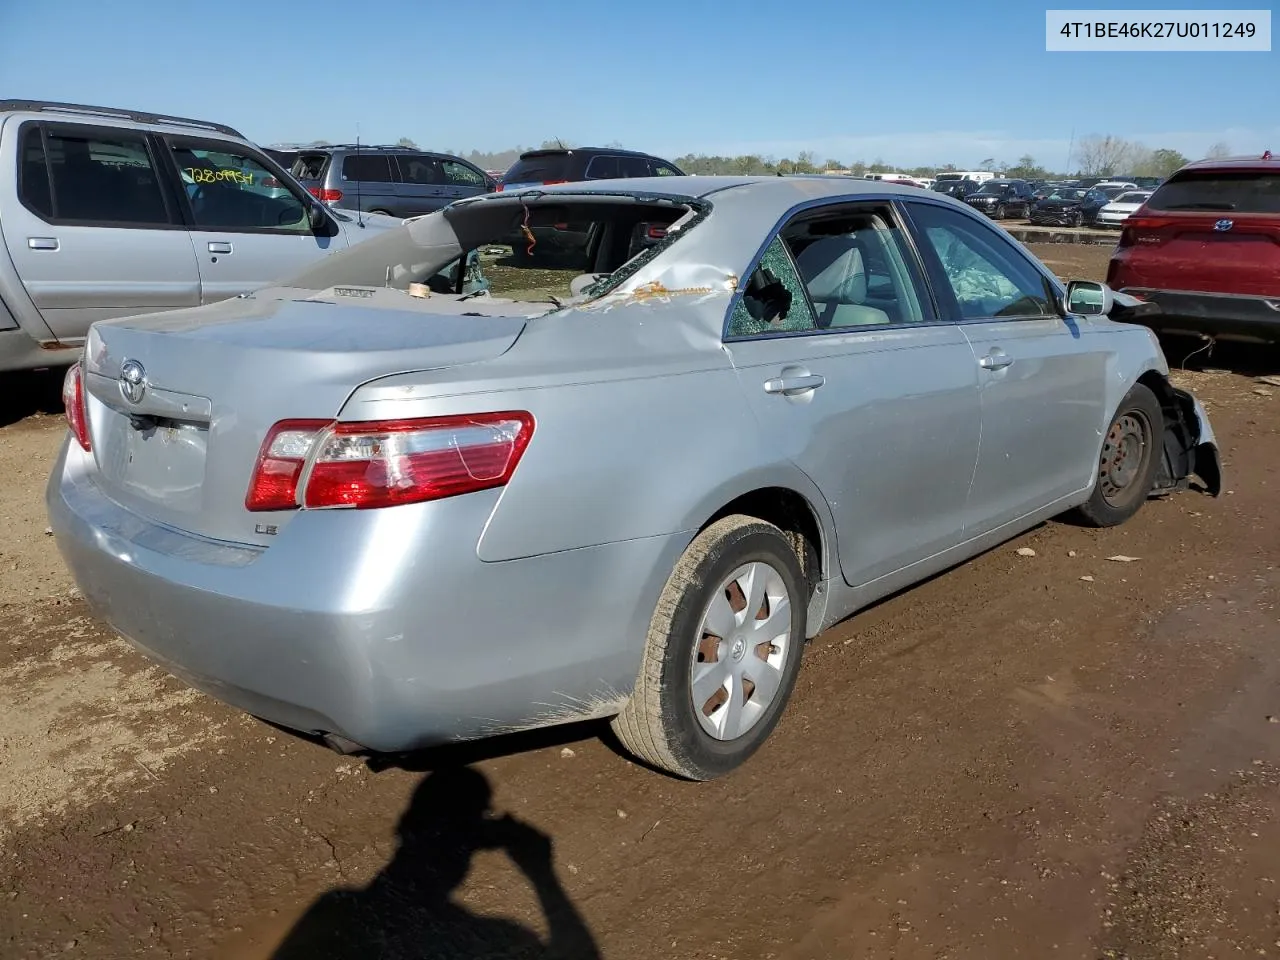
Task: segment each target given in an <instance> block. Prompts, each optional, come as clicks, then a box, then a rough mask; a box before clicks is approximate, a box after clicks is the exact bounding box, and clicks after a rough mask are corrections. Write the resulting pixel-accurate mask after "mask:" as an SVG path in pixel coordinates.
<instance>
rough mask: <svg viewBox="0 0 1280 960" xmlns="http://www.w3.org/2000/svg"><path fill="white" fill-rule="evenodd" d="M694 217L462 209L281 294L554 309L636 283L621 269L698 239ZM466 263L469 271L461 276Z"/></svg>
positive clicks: (511, 206) (637, 211)
mask: <svg viewBox="0 0 1280 960" xmlns="http://www.w3.org/2000/svg"><path fill="white" fill-rule="evenodd" d="M693 212H694V211H693V207H692V206H691V205H690V204H689V203H687V202H673V201H671V200H658V199H656V198H655V199H647V198H646V199H641V198H630V197H617V196H612V197H583V196H581V195H577V196H573V195H571V196H566V197H558V196H556V195H554V194H544V195H542V196H541V197H532V198H529V197H525V198H518V197H511V198H509V199H507V198H501V199H486V200H484V201H481V202H473V203H462V204H456V205H454V206H451V207H447V208H445V209H444V210H441V211H438V212H436V213H432V214H428V215H426V216H424V217H420V218H416V219H414V220H411V221H409V222H408V223H407V224H405V225H404V226H401V227H398V228H396V229H393V230H388V231H387V232H386V233H384V234H382V235H381V236H377V237H374V238H372V239H370V240H365V241H363V242H361V243H359V244H357V245H356V246H354V247H350V248H348V249H347V250H344V251H341V252H339V253H335V254H332V255H331V256H328V257H325V258H324V259H323V260H320V261H319V262H317V263H316V264H314V265H312V266H311V267H309V268H308V269H307V270H305V271H304V272H302V273H301V274H299V275H298V276H296V277H293V278H292V279H289V280H286V281H282V282H281V284H280V286H285V287H297V288H301V289H304V290H327V289H330V288H332V287H338V286H352V287H390V288H392V289H395V290H403V291H408V292H413V291H411V290H410V287H411V285H413V284H425V285H426V286H427V287H428V288H429V290H430V291H431V292H433V293H457V294H461V293H464V292H465V293H469V292H477V291H481V290H483V291H487V293H488V294H489V295H490V296H494V297H502V298H504V299H509V300H522V301H529V302H553V303H554V302H558V301H562V300H567V299H569V298H571V297H573V296H575V295H578V292H580V291H582V290H583V289H584V288H585V287H587V286H590V285H591V284H593V283H595V282H597V281H599V280H602V279H605V280H606V282H605V283H603V284H600V285H599V287H598V288H597V290H598V291H599V292H601V293H602V292H605V291H607V289H608V288H609V287H610V286H611V284H610V283H608V282H607V280H610V279H616V280H617V282H621V279H622V277H624V276H626V275H627V273H629V271H626V272H623V271H622V270H621V268H623V267H630V266H638V265H639V264H640V263H643V262H645V261H647V260H648V259H649V257H650V256H652V251H654V250H655V249H656V248H658V247H659V246H663V245H666V244H668V243H672V242H676V239H675V238H676V237H678V236H682V235H683V232H682V231H683V230H686V229H690V228H691V227H692V221H693ZM682 218H683V220H684V222H682V223H679V224H677V221H681V220H682ZM668 231H669V232H670V233H671V234H672V238H671V239H668ZM464 262H465V263H467V269H465V270H460V269H459V267H460V265H461V264H462V263H464ZM619 273H621V276H618V277H616V278H615V277H611V275H613V274H619ZM574 281H577V282H576V283H575V282H574Z"/></svg>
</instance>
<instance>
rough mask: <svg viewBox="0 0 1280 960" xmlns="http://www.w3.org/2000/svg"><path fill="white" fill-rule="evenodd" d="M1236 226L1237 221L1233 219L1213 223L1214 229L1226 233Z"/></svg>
mask: <svg viewBox="0 0 1280 960" xmlns="http://www.w3.org/2000/svg"><path fill="white" fill-rule="evenodd" d="M1234 226H1235V221H1233V220H1219V221H1218V222H1217V223H1215V224H1214V225H1213V229H1215V230H1217V231H1218V232H1219V233H1226V232H1227V231H1228V230H1230V229H1231V228H1232V227H1234Z"/></svg>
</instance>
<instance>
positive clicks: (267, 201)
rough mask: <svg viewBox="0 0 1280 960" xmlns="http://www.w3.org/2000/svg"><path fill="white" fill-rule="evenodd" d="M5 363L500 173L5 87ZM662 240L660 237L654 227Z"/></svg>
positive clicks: (195, 297)
mask: <svg viewBox="0 0 1280 960" xmlns="http://www.w3.org/2000/svg"><path fill="white" fill-rule="evenodd" d="M513 174H514V175H515V177H516V179H517V180H518V181H520V182H523V183H531V182H541V183H555V182H565V181H570V180H594V179H606V178H618V177H632V176H644V177H647V176H653V175H661V176H679V175H681V171H680V170H679V169H678V168H676V167H675V166H674V165H673V164H671V163H669V162H667V161H665V160H661V159H659V158H657V157H651V156H648V155H647V154H639V153H635V152H632V151H624V150H608V149H591V148H585V149H575V150H541V151H531V152H529V153H526V154H524V155H523V156H522V157H521V158H520V159H519V160H518V161H517V162H516V163H515V165H514V166H513V167H512V168H511V170H509V171H507V176H506V178H503V179H508V180H509V179H510V178H511V177H512V175H513ZM0 179H3V181H4V182H3V184H2V185H0V245H2V246H3V248H4V251H6V252H7V254H8V255H7V256H0V370H14V369H24V368H35V367H48V366H59V365H65V364H68V363H71V362H72V360H73V359H74V358H75V357H76V355H77V354H78V352H79V350H80V348H81V347H82V345H83V343H84V338H85V335H86V334H87V332H88V329H89V325H90V324H91V323H93V322H94V321H96V320H104V319H110V318H112V317H119V316H128V315H135V314H143V313H150V312H156V311H163V310H174V309H181V308H184V307H194V306H199V305H201V304H209V303H214V302H216V301H218V300H223V299H226V298H228V297H235V296H239V295H241V294H243V293H247V292H249V291H251V290H254V289H257V288H258V287H261V286H263V285H264V284H267V283H269V282H271V281H272V280H276V279H278V278H280V277H282V276H287V275H289V274H290V273H293V272H296V271H297V270H299V269H301V268H303V267H305V266H307V265H308V264H310V263H312V262H313V261H315V260H317V259H319V258H321V257H324V256H327V255H328V254H330V253H332V252H334V251H336V250H340V249H343V248H346V247H348V246H350V245H352V244H354V243H357V242H359V241H361V240H364V239H367V238H369V237H371V236H374V235H375V234H379V233H381V232H384V231H386V230H389V229H391V228H393V227H397V226H399V225H400V223H401V222H402V220H403V219H405V218H408V217H415V216H421V215H423V214H426V213H430V212H432V211H435V210H439V209H440V208H442V207H444V206H447V205H448V204H450V203H454V202H456V201H459V200H464V199H467V198H469V197H473V196H478V195H482V194H486V193H492V192H495V191H498V190H501V189H503V184H502V182H501V179H499V178H495V177H493V176H490V175H489V174H488V173H486V172H485V171H483V170H481V169H479V168H478V167H476V166H475V165H474V164H471V163H469V162H468V161H466V160H464V159H462V158H460V157H454V156H450V155H447V154H440V153H432V152H429V151H423V150H416V149H407V148H403V147H368V146H361V145H355V144H353V145H337V146H326V147H317V148H310V147H309V148H305V149H298V150H280V149H263V148H261V147H258V146H256V145H255V144H253V143H251V142H249V141H248V140H247V139H245V138H244V137H243V136H242V135H241V134H240V133H239V132H238V131H236V130H235V129H233V128H231V127H228V126H226V125H224V124H218V123H211V122H207V121H202V120H192V119H189V118H183V117H172V116H165V115H159V114H151V113H142V112H138V111H129V110H117V109H114V108H107V107H95V106H86V105H80V104H66V103H53V102H43V101H41V102H36V101H17V100H6V101H0ZM650 239H651V240H656V239H658V237H656V236H655V237H652V238H650Z"/></svg>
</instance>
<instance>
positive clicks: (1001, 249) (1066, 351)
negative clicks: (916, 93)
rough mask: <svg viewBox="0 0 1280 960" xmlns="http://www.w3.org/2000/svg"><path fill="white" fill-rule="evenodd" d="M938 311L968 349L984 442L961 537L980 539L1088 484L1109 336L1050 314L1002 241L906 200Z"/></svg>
mask: <svg viewBox="0 0 1280 960" xmlns="http://www.w3.org/2000/svg"><path fill="white" fill-rule="evenodd" d="M906 206H907V209H908V210H909V212H910V217H911V221H912V224H913V226H914V230H915V233H916V236H917V240H918V243H919V247H920V251H921V253H922V254H923V255H924V260H925V264H926V267H927V269H928V270H929V273H930V279H931V280H932V282H933V287H934V289H935V290H936V291H937V292H938V303H939V309H940V310H941V311H943V313H944V315H945V316H946V317H947V318H948V319H952V320H954V321H955V322H956V323H958V324H959V325H960V329H961V330H962V331H963V332H964V335H965V337H967V338H968V341H969V343H970V344H971V345H972V347H973V357H972V358H971V360H970V362H971V363H974V364H975V365H976V367H977V370H978V376H979V378H980V383H981V391H980V396H981V403H982V442H981V446H980V449H979V452H978V465H977V469H976V470H975V472H974V475H973V490H972V492H971V493H970V496H969V506H968V510H967V518H966V523H965V526H966V531H967V532H968V534H969V535H970V536H977V535H980V534H983V533H986V532H987V531H989V530H993V529H995V528H996V527H999V526H1001V525H1003V524H1005V523H1009V522H1011V521H1015V520H1018V519H1019V518H1021V517H1024V516H1026V515H1027V514H1029V513H1032V512H1034V511H1036V510H1039V509H1040V508H1042V507H1045V506H1047V505H1049V504H1051V503H1053V502H1054V501H1056V500H1059V499H1061V498H1063V497H1066V496H1068V495H1069V494H1073V493H1076V492H1078V491H1080V490H1081V489H1083V488H1085V487H1087V486H1088V485H1089V484H1090V483H1091V482H1092V479H1093V474H1094V470H1095V468H1096V467H1097V464H1098V453H1099V450H1100V449H1101V445H1102V439H1101V430H1102V429H1103V428H1104V426H1105V424H1106V421H1107V417H1108V413H1109V412H1108V411H1107V410H1106V409H1105V404H1104V400H1105V396H1106V389H1105V386H1106V377H1107V368H1108V352H1107V350H1106V345H1107V343H1108V342H1109V340H1110V339H1111V338H1108V337H1100V336H1095V335H1090V334H1089V333H1088V331H1087V330H1086V329H1085V328H1084V327H1083V325H1082V323H1083V322H1077V321H1076V320H1073V319H1071V318H1066V319H1064V318H1063V317H1062V316H1061V315H1059V313H1058V310H1057V307H1056V305H1055V303H1054V300H1055V298H1056V293H1055V292H1054V290H1053V288H1052V287H1051V285H1050V283H1049V281H1048V278H1047V277H1046V276H1045V275H1044V274H1043V273H1042V272H1041V271H1040V269H1039V268H1038V267H1037V266H1036V265H1035V264H1034V262H1033V261H1032V260H1031V258H1030V257H1029V255H1028V254H1027V253H1025V251H1024V250H1023V248H1022V247H1021V245H1020V244H1018V243H1016V241H1014V240H1012V239H1011V238H1010V237H1009V235H1008V234H1007V233H1005V232H1004V231H1003V230H999V229H997V228H995V227H993V226H989V225H988V224H987V223H986V222H985V221H983V220H979V219H978V218H976V217H974V216H972V215H970V214H968V213H967V212H965V211H962V210H955V209H952V208H950V207H948V206H943V205H942V204H937V203H929V202H922V201H918V200H912V201H908V202H907V204H906Z"/></svg>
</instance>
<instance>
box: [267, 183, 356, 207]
mask: <svg viewBox="0 0 1280 960" xmlns="http://www.w3.org/2000/svg"><path fill="white" fill-rule="evenodd" d="M278 185H279V184H277V186H278ZM307 193H309V194H311V195H312V196H313V197H315V198H316V199H317V200H322V201H324V202H325V203H337V202H338V201H339V200H341V199H342V191H341V190H329V189H327V188H321V187H307Z"/></svg>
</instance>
